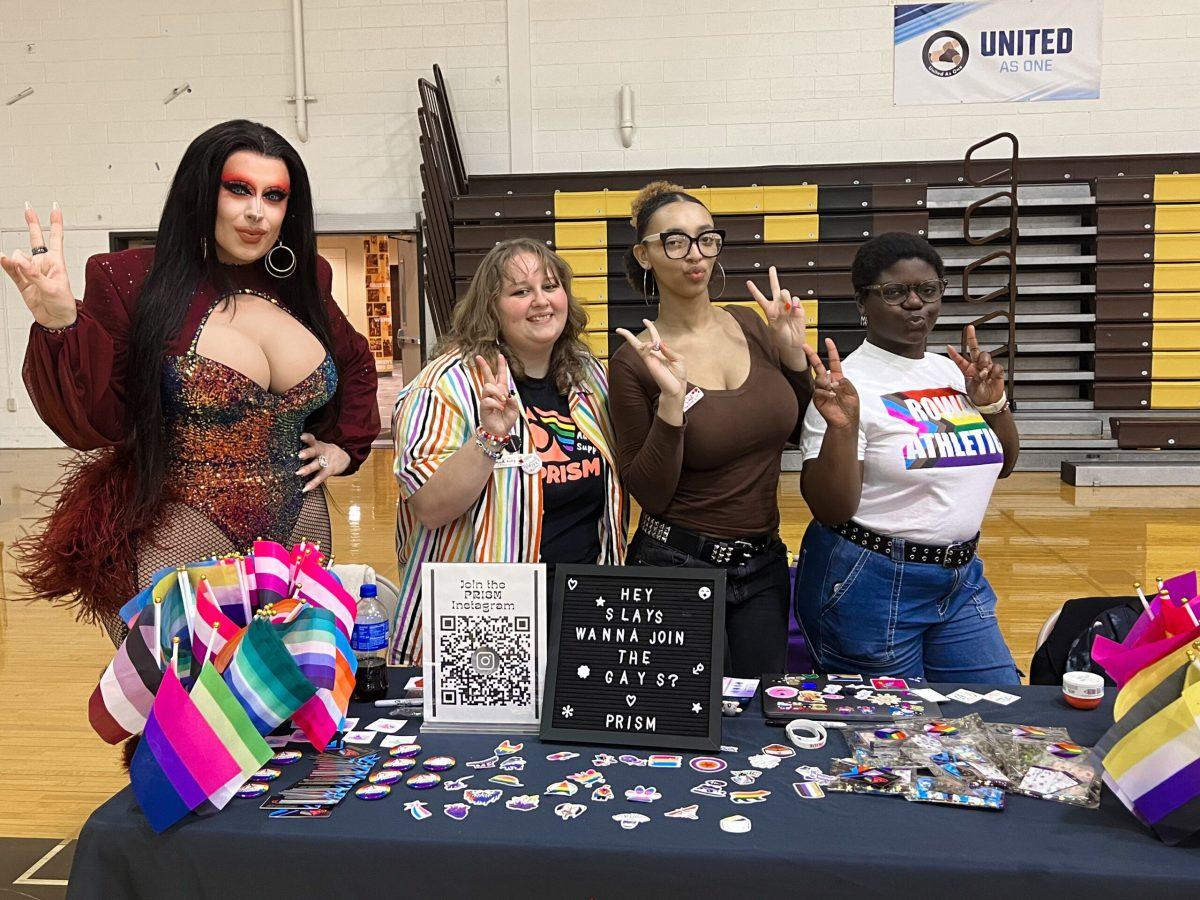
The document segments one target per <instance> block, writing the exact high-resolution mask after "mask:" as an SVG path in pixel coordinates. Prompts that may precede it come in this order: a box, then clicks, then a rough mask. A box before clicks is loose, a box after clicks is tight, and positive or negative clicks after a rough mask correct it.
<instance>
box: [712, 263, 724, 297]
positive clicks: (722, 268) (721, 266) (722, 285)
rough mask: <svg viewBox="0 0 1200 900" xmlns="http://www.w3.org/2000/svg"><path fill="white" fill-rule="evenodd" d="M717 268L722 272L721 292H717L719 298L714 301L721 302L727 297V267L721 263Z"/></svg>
mask: <svg viewBox="0 0 1200 900" xmlns="http://www.w3.org/2000/svg"><path fill="white" fill-rule="evenodd" d="M717 268H718V269H720V270H721V290H719V291H718V292H717V296H715V297H713V299H714V300H720V299H721V298H722V297H723V296H725V281H726V279H725V267H724V266H723V265H721V264H720V263H717Z"/></svg>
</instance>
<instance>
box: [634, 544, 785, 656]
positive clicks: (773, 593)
mask: <svg viewBox="0 0 1200 900" xmlns="http://www.w3.org/2000/svg"><path fill="white" fill-rule="evenodd" d="M625 563H626V565H630V566H671V567H676V568H690V569H713V568H717V567H716V566H714V565H712V564H711V563H707V562H705V561H704V560H700V559H696V558H695V557H692V556H689V555H688V554H686V553H684V552H682V551H680V550H676V549H675V548H674V547H668V546H667V545H666V544H664V543H663V542H662V541H657V540H655V539H654V538H652V537H650V535H648V534H646V533H645V532H643V531H641V530H640V529H639V530H638V532H637V534H635V535H634V536H633V540H632V541H630V543H629V553H628V554H627V555H626V557H625ZM724 568H725V674H726V675H731V676H733V677H735V678H759V677H760V676H762V675H763V674H764V673H778V672H785V671H787V641H788V605H789V597H788V595H789V593H790V590H789V580H788V566H787V548H786V547H785V546H784V544H783V541H781V540H779V539H778V538H776V540H775V542H774V544H772V545H771V546H770V547H768V548H767V549H766V550H764V551H763V552H762V553H760V554H759V555H758V556H756V557H754V558H753V559H750V560H747V561H746V562H745V563H740V564H737V565H731V566H725V567H724Z"/></svg>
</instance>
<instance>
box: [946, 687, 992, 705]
mask: <svg viewBox="0 0 1200 900" xmlns="http://www.w3.org/2000/svg"><path fill="white" fill-rule="evenodd" d="M946 696H947V697H949V698H950V699H951V700H956V701H958V702H959V703H968V704H969V703H978V702H979V701H980V700H982V699H983V694H977V693H975V692H974V691H968V690H967V689H966V688H959V689H958V690H957V691H955V692H954V693H952V694H947V695H946Z"/></svg>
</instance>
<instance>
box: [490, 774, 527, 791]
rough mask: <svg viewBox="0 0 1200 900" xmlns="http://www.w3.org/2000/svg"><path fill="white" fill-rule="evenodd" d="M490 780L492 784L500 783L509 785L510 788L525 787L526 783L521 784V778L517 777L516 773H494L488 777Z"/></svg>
mask: <svg viewBox="0 0 1200 900" xmlns="http://www.w3.org/2000/svg"><path fill="white" fill-rule="evenodd" d="M488 781H490V782H491V783H492V784H498V785H500V786H501V787H509V788H523V787H525V785H523V784H521V780H520V779H519V778H517V776H516V775H493V776H492V777H491V778H489V779H488Z"/></svg>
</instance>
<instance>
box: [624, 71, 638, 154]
mask: <svg viewBox="0 0 1200 900" xmlns="http://www.w3.org/2000/svg"><path fill="white" fill-rule="evenodd" d="M636 127H637V126H636V125H634V123H633V88H631V87H630V86H629V85H627V84H623V85H621V144H622V145H623V146H624V147H625V149H626V150H628V149H629V148H630V147H632V146H633V132H634V129H635V128H636Z"/></svg>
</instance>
